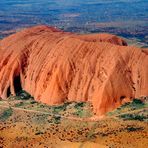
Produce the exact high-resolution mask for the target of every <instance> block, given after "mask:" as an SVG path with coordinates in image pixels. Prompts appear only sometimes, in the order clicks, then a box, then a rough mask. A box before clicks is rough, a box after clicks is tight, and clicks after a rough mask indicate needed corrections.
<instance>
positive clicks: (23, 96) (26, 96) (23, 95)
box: [16, 90, 32, 100]
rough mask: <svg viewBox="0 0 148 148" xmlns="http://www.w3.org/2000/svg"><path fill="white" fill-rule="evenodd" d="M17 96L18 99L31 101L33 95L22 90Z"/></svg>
mask: <svg viewBox="0 0 148 148" xmlns="http://www.w3.org/2000/svg"><path fill="white" fill-rule="evenodd" d="M16 96H17V97H18V99H19V100H29V99H31V98H32V97H31V95H30V94H29V93H28V92H26V91H25V90H21V91H20V92H18V93H17V94H16Z"/></svg>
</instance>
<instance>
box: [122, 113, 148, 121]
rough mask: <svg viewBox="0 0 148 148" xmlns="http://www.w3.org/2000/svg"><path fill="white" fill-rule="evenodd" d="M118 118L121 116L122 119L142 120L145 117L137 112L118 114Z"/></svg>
mask: <svg viewBox="0 0 148 148" xmlns="http://www.w3.org/2000/svg"><path fill="white" fill-rule="evenodd" d="M119 118H122V119H124V120H139V121H144V120H145V119H147V118H146V117H145V116H144V115H138V114H123V115H120V116H119Z"/></svg>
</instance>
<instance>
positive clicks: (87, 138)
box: [0, 92, 148, 148]
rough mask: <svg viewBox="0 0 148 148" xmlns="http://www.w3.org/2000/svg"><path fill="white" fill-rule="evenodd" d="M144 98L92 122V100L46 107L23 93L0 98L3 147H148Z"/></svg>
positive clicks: (147, 105)
mask: <svg viewBox="0 0 148 148" xmlns="http://www.w3.org/2000/svg"><path fill="white" fill-rule="evenodd" d="M141 100H142V101H141ZM141 100H139V99H134V100H133V101H132V102H130V103H126V104H124V105H122V106H121V107H119V108H117V109H116V110H114V111H112V112H109V113H107V114H106V116H105V117H104V118H102V119H99V120H97V121H93V120H91V117H92V116H93V113H92V107H91V104H89V103H84V102H77V103H76V102H71V103H70V102H67V103H64V104H62V105H58V106H47V105H45V104H42V103H38V102H36V101H34V100H33V99H32V98H31V97H30V96H29V95H28V94H27V93H26V92H22V93H21V94H20V96H16V97H9V98H8V99H7V100H1V101H0V131H1V132H0V147H4V148H13V147H17V148H23V147H24V148H27V147H28V148H31V147H33V148H36V147H39V148H43V147H45V148H49V147H51V148H59V147H61V148H80V147H81V148H107V147H110V148H126V147H128V148H146V147H147V145H148V122H147V121H148V100H147V98H146V97H143V98H142V99H141Z"/></svg>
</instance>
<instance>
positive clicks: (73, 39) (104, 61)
mask: <svg viewBox="0 0 148 148" xmlns="http://www.w3.org/2000/svg"><path fill="white" fill-rule="evenodd" d="M19 79H20V84H17V83H19ZM19 87H21V88H20V89H23V90H26V91H27V92H29V93H30V94H31V95H32V96H33V97H34V98H35V100H37V101H41V102H43V103H47V104H49V105H54V104H60V103H62V102H64V101H89V102H91V103H92V104H93V109H94V113H96V114H97V116H101V115H103V114H104V113H106V112H107V111H111V110H112V109H114V108H116V107H118V106H120V105H121V104H123V103H124V102H126V101H129V100H131V99H132V98H135V97H140V96H147V95H148V54H147V52H146V50H142V49H140V48H136V47H131V46H127V43H126V42H125V41H124V40H123V39H121V38H120V37H117V36H115V35H110V34H86V35H80V34H74V33H68V32H63V31H61V30H58V29H55V28H52V27H48V26H36V27H31V28H28V29H24V30H22V31H20V32H18V33H16V34H13V35H10V36H9V37H7V38H5V39H3V40H1V41H0V97H1V98H3V99H5V98H7V97H8V95H9V94H13V95H15V93H16V91H17V89H19Z"/></svg>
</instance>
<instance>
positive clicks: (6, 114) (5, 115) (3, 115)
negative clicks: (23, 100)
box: [0, 108, 13, 121]
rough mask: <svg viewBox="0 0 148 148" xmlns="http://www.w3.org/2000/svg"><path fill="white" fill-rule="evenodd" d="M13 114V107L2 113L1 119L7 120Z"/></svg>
mask: <svg viewBox="0 0 148 148" xmlns="http://www.w3.org/2000/svg"><path fill="white" fill-rule="evenodd" d="M12 114H13V110H12V108H9V109H6V110H4V112H3V113H2V115H1V116H0V120H2V121H5V120H7V119H8V118H9V117H10V116H11V115H12Z"/></svg>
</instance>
